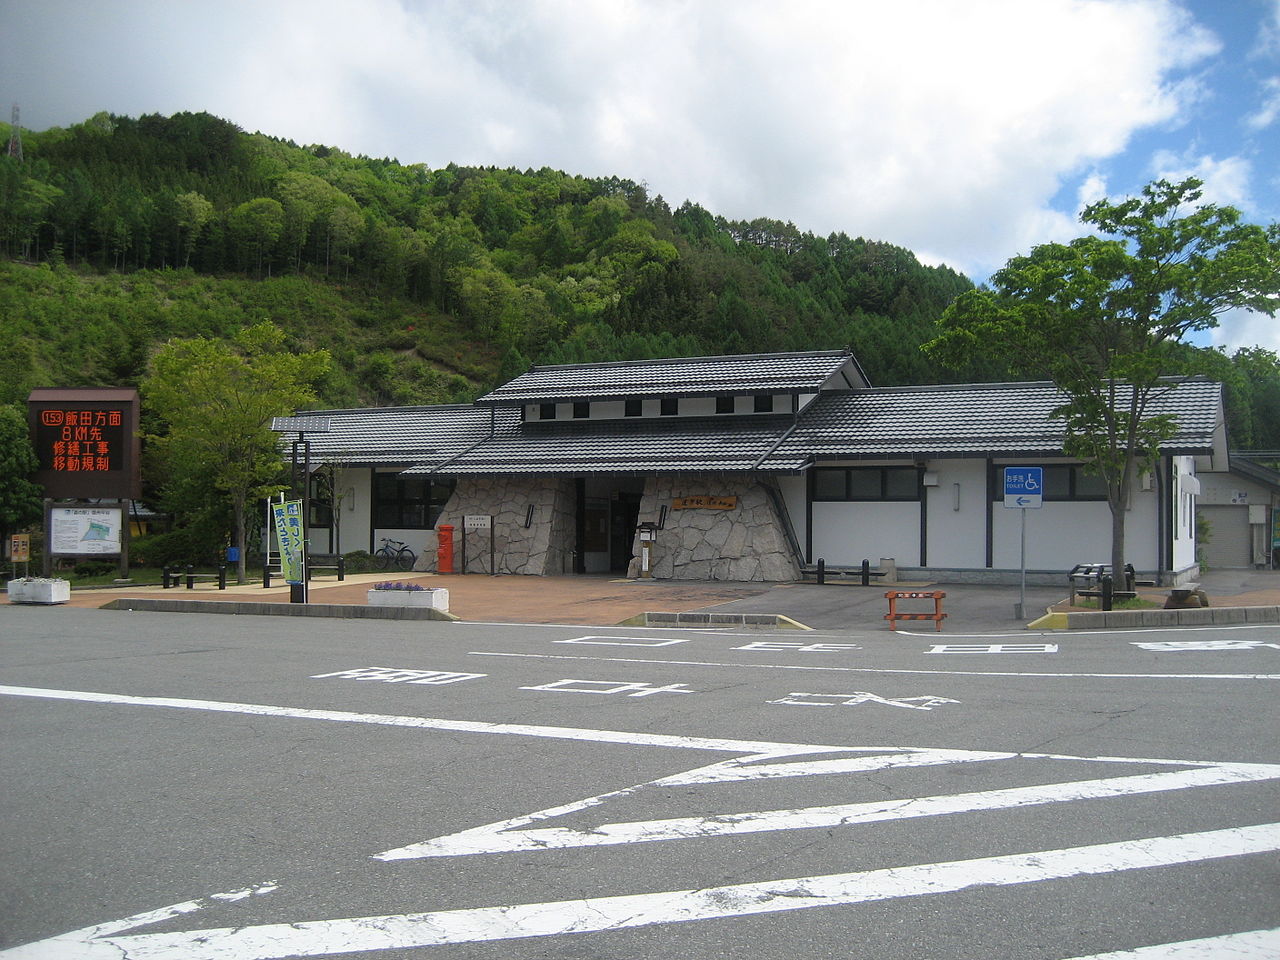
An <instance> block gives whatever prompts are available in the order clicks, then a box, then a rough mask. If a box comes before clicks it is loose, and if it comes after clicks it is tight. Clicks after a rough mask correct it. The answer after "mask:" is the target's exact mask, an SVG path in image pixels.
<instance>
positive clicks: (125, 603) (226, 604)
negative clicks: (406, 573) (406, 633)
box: [98, 597, 459, 621]
mask: <svg viewBox="0 0 1280 960" xmlns="http://www.w3.org/2000/svg"><path fill="white" fill-rule="evenodd" d="M98 609H99V610H140V611H146V612H152V613H228V614H233V615H239V616H255V617H339V618H345V619H350V620H450V621H453V620H458V619H459V618H458V617H455V616H454V615H453V614H451V613H445V612H444V611H443V610H433V609H432V608H430V607H367V606H365V605H363V604H359V603H263V602H261V601H253V600H158V599H151V598H141V597H132V598H131V597H121V598H120V599H117V600H112V601H110V602H108V603H104V604H103V605H102V606H101V607H99V608H98Z"/></svg>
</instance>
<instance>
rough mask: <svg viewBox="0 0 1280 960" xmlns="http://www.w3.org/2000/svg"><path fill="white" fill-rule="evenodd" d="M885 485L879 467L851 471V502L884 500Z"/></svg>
mask: <svg viewBox="0 0 1280 960" xmlns="http://www.w3.org/2000/svg"><path fill="white" fill-rule="evenodd" d="M883 496H884V492H883V485H882V483H881V471H880V468H879V467H871V468H859V469H857V470H850V471H849V499H850V500H880V499H883Z"/></svg>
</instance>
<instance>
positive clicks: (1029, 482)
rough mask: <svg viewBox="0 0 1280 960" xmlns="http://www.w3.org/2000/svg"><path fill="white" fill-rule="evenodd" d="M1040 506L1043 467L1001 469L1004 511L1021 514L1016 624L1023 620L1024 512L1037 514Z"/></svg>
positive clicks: (1025, 563) (1024, 604) (1025, 536)
mask: <svg viewBox="0 0 1280 960" xmlns="http://www.w3.org/2000/svg"><path fill="white" fill-rule="evenodd" d="M1043 502H1044V467H1005V468H1004V505H1005V508H1006V509H1011V510H1017V511H1018V512H1020V513H1021V514H1022V518H1021V531H1020V544H1021V545H1020V556H1019V560H1018V566H1019V567H1020V569H1021V574H1020V578H1019V583H1020V586H1019V588H1018V604H1017V606H1015V607H1014V608H1013V615H1014V617H1015V618H1017V619H1018V620H1023V619H1025V618H1026V606H1027V510H1039V509H1040V507H1041V505H1042V504H1043Z"/></svg>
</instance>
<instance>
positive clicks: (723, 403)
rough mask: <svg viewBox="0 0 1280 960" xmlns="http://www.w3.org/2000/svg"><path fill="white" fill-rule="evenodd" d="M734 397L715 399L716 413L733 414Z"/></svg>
mask: <svg viewBox="0 0 1280 960" xmlns="http://www.w3.org/2000/svg"><path fill="white" fill-rule="evenodd" d="M734 400H735V398H734V397H716V413H733V412H734V406H735V404H734Z"/></svg>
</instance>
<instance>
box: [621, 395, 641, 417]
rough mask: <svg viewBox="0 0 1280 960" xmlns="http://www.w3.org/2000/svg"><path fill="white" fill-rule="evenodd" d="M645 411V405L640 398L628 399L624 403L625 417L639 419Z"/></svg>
mask: <svg viewBox="0 0 1280 960" xmlns="http://www.w3.org/2000/svg"><path fill="white" fill-rule="evenodd" d="M643 411H644V405H643V403H642V402H641V400H640V398H639V397H627V399H626V400H625V401H624V409H623V411H622V413H623V416H627V417H638V416H640V414H641V413H642V412H643Z"/></svg>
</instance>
